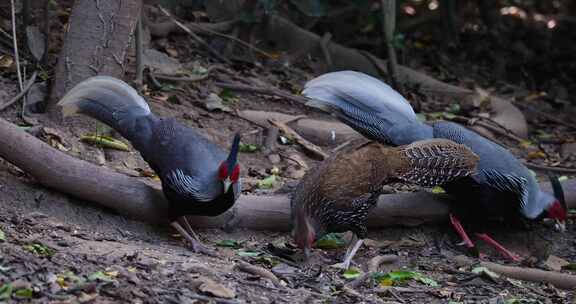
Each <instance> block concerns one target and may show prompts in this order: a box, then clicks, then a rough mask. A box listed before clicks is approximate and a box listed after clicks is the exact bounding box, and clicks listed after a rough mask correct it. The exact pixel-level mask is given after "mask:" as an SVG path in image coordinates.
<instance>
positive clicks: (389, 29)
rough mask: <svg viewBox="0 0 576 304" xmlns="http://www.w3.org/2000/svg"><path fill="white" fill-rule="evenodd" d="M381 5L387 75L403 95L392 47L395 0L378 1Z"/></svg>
mask: <svg viewBox="0 0 576 304" xmlns="http://www.w3.org/2000/svg"><path fill="white" fill-rule="evenodd" d="M380 5H381V7H382V17H383V21H382V34H383V35H384V40H385V41H386V49H387V50H388V72H389V73H388V74H389V75H388V76H389V78H390V82H391V84H392V87H393V88H394V89H395V90H397V91H398V92H399V93H400V94H401V95H404V90H403V88H402V85H401V83H400V81H399V79H398V62H397V59H396V50H395V49H394V43H393V42H394V31H395V27H396V0H382V1H381V2H380Z"/></svg>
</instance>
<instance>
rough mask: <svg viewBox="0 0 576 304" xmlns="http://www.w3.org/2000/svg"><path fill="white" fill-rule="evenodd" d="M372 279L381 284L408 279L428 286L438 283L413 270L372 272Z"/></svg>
mask: <svg viewBox="0 0 576 304" xmlns="http://www.w3.org/2000/svg"><path fill="white" fill-rule="evenodd" d="M374 280H376V282H378V283H379V284H380V285H383V286H392V285H395V284H398V283H403V282H405V281H408V280H414V281H418V282H420V283H423V284H426V285H428V286H432V287H438V283H437V282H436V281H435V280H433V279H431V278H428V277H425V276H424V275H422V274H421V273H418V272H415V271H392V272H388V273H386V274H385V273H382V272H379V273H376V274H374Z"/></svg>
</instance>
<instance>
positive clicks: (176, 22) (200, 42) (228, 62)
mask: <svg viewBox="0 0 576 304" xmlns="http://www.w3.org/2000/svg"><path fill="white" fill-rule="evenodd" d="M158 9H159V10H160V11H161V12H162V13H163V14H164V15H166V17H168V18H170V20H172V22H174V24H176V26H178V27H179V28H181V29H182V30H183V31H184V32H186V33H187V34H188V35H190V37H192V39H194V40H195V41H196V42H198V43H199V44H200V45H202V46H203V47H204V48H206V50H208V52H210V53H211V54H212V55H214V57H216V58H218V59H219V60H221V61H222V62H224V63H227V64H232V62H231V61H230V60H228V58H226V57H224V56H222V55H221V54H220V53H219V52H218V51H216V50H215V49H214V48H213V47H211V46H210V45H209V44H208V43H207V42H206V41H204V39H202V37H200V36H198V35H196V33H194V32H193V31H192V30H191V29H189V28H188V27H187V26H186V25H184V23H182V22H180V21H178V20H176V18H174V16H172V14H170V12H168V11H167V10H166V9H164V8H163V7H162V6H160V5H158Z"/></svg>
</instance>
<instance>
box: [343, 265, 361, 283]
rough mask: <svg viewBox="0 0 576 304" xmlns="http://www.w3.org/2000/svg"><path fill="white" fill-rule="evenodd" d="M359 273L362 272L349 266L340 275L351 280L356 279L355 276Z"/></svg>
mask: <svg viewBox="0 0 576 304" xmlns="http://www.w3.org/2000/svg"><path fill="white" fill-rule="evenodd" d="M361 274H362V272H361V271H360V269H358V268H353V267H350V268H348V269H347V270H346V271H344V273H342V276H343V277H344V278H345V279H346V280H353V279H356V278H357V277H359V276H360V275H361Z"/></svg>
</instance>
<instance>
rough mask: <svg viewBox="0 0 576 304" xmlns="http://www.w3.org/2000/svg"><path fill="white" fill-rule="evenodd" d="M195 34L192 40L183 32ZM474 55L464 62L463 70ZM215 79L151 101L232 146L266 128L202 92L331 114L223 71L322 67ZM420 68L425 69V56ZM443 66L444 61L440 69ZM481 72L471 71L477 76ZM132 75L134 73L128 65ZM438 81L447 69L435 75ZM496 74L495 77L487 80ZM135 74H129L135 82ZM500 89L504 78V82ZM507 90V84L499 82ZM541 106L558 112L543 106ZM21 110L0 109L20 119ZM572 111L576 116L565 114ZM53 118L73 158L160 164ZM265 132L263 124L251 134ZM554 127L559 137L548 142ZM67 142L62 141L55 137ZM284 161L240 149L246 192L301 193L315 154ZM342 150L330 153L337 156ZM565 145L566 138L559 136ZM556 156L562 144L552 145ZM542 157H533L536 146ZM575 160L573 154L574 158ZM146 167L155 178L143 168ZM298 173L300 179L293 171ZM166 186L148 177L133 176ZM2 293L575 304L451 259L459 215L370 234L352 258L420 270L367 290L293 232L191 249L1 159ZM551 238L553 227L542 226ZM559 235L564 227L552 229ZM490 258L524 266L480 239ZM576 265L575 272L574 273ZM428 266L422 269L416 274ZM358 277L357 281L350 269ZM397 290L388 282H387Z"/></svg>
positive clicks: (291, 76) (275, 77)
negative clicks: (296, 242) (214, 252)
mask: <svg viewBox="0 0 576 304" xmlns="http://www.w3.org/2000/svg"><path fill="white" fill-rule="evenodd" d="M184 41H188V40H184ZM153 46H154V47H155V48H157V49H159V50H161V51H166V52H167V53H169V54H171V56H172V57H174V58H176V59H178V60H179V61H180V62H187V63H194V64H195V67H196V68H197V67H200V66H201V67H203V68H206V69H209V68H210V67H213V66H215V64H213V63H209V62H208V61H206V60H205V59H202V58H201V57H199V56H198V54H196V53H195V52H194V51H193V50H194V48H193V47H191V46H186V45H182V42H180V41H178V40H172V39H162V40H160V41H155V42H154V43H153ZM466 64H467V63H464V62H461V63H458V64H454V67H453V68H454V69H458V68H459V69H460V70H465V67H466ZM219 66H220V68H219V69H214V70H212V72H211V75H212V76H211V77H209V78H207V79H206V80H203V81H199V82H194V83H188V84H185V85H179V84H178V83H172V84H168V83H165V85H164V86H163V89H162V90H148V91H147V92H148V96H147V100H148V101H149V103H150V105H151V107H152V110H153V111H154V112H155V113H157V114H158V115H159V116H163V117H167V116H173V117H176V118H178V119H179V120H180V121H182V122H184V123H185V124H187V125H189V126H191V127H195V128H198V129H200V131H201V132H202V133H203V134H205V135H206V136H207V137H209V138H210V139H212V140H214V141H215V142H217V143H218V144H220V145H222V146H224V147H226V146H228V145H229V143H228V140H229V138H231V136H232V134H233V133H234V132H238V131H239V132H243V133H245V134H251V135H246V136H244V142H245V143H251V144H254V145H255V146H259V145H260V144H261V138H262V130H261V129H260V128H259V127H258V126H256V125H254V124H252V123H250V122H248V121H246V120H244V119H241V118H239V117H238V116H236V115H235V114H234V112H233V111H232V112H223V111H209V110H207V108H206V105H205V103H203V102H202V101H203V100H206V99H207V97H208V95H209V94H210V93H216V94H218V95H219V96H220V97H221V98H222V99H223V105H224V106H227V107H230V108H232V109H235V110H248V109H252V110H260V111H275V112H282V113H287V114H296V115H301V114H304V115H309V116H312V117H322V118H323V119H330V118H329V117H328V116H325V115H322V114H319V113H316V112H310V110H309V109H307V108H305V107H304V106H302V105H300V104H297V103H294V102H290V101H287V100H285V99H282V98H278V97H270V96H262V95H257V94H252V93H235V92H229V91H223V90H221V89H219V88H218V87H216V86H215V85H214V80H215V79H217V80H222V79H224V80H233V81H236V82H240V83H252V84H258V85H266V86H273V87H276V88H279V89H281V90H285V91H287V92H290V93H297V92H299V90H300V89H301V88H302V86H303V84H304V83H305V81H306V80H308V79H310V78H312V77H313V76H315V75H314V74H313V73H311V72H310V71H308V70H307V69H301V68H299V67H296V66H293V67H290V68H285V67H277V68H268V67H253V66H250V65H246V64H240V65H238V66H234V67H232V66H222V65H219ZM419 68H425V66H424V67H423V66H422V65H421V66H419ZM431 70H434V68H432V69H431ZM470 73H472V72H470ZM129 74H130V73H129ZM435 76H438V75H435ZM476 76H477V75H468V77H469V78H471V79H474V81H478V82H486V79H484V78H481V77H480V78H475V77H476ZM131 77H132V75H131V74H130V75H129V76H128V77H127V78H126V79H132V78H131ZM14 78H15V77H13V74H9V73H4V74H1V75H0V97H1V98H0V99H3V100H4V99H7V98H9V97H10V96H13V95H14V94H15V91H16V89H15V88H16V86H17V82H16V81H15V80H14ZM504 86H505V85H502V86H500V87H504ZM496 89H498V88H496ZM425 102H426V103H424V104H422V107H421V108H422V109H421V110H422V111H423V112H426V113H439V112H444V111H446V107H447V106H449V105H446V104H443V103H442V102H439V101H429V102H428V101H425ZM540 105H542V107H541V109H540V110H542V111H549V110H550V108H549V106H548V105H547V104H545V103H540ZM18 113H19V111H18V109H17V107H12V108H10V109H8V110H6V111H3V112H2V113H0V116H1V117H3V118H5V119H8V120H10V121H12V122H14V123H20V120H19V118H18ZM564 115H570V113H564ZM527 117H528V118H529V119H528V121H529V125H530V127H531V135H532V136H536V135H542V134H548V135H550V136H551V137H553V138H562V137H571V136H573V133H568V132H567V131H566V129H565V128H564V127H559V126H555V125H553V124H550V123H549V122H542V121H541V120H538V119H535V118H534V117H533V116H527ZM74 121H75V120H73V121H72V122H70V123H69V124H67V125H66V126H51V127H50V128H47V129H45V132H47V133H49V134H51V135H50V138H52V143H53V144H54V142H56V144H55V146H57V147H60V148H61V149H63V150H66V151H68V153H71V154H74V155H76V156H78V157H81V158H82V159H85V160H88V161H92V162H95V163H98V164H101V165H104V166H108V167H110V168H112V169H115V170H118V171H121V172H126V173H127V174H132V175H139V173H138V172H142V170H149V169H148V167H147V165H146V164H145V163H144V162H143V161H142V159H141V158H140V157H139V155H138V154H137V153H136V152H120V151H112V150H104V149H102V148H100V147H93V146H89V145H86V144H84V143H81V142H80V141H79V138H80V136H81V135H83V134H86V133H88V132H96V131H99V130H100V128H97V127H95V126H94V125H91V124H81V126H80V127H78V126H75V125H74V124H73V122H74ZM251 131H254V132H251ZM550 136H549V137H550ZM54 140H55V141H54ZM277 147H278V151H277V152H276V153H274V154H273V156H270V155H265V154H264V153H263V152H262V151H255V152H253V153H242V154H241V157H240V160H241V163H242V165H243V168H244V170H243V173H242V174H243V178H244V180H245V185H246V187H245V188H246V191H245V192H246V193H251V194H259V193H268V194H269V193H273V192H275V191H278V190H280V191H286V189H288V190H289V189H290V188H291V186H293V185H294V184H295V183H296V182H297V180H298V178H297V177H298V176H297V174H294V173H291V174H288V172H294V170H293V168H291V166H293V162H291V161H290V160H288V159H286V158H285V157H284V156H286V155H294V154H297V155H300V157H301V158H302V159H304V160H305V162H307V163H308V167H313V165H314V164H315V163H316V161H314V160H312V159H310V158H308V157H307V156H306V154H305V153H303V152H302V150H301V149H300V148H299V147H298V146H296V145H280V144H279V145H278V146H277ZM513 147H514V149H513V151H514V152H515V153H518V156H520V157H527V156H528V155H527V154H526V153H527V152H526V151H524V150H523V149H522V148H521V147H519V146H517V144H516V145H515V146H513ZM330 148H333V147H328V148H326V151H329V149H330ZM546 149H547V150H549V151H551V150H554V151H558V150H559V146H557V145H547V147H546ZM552 154H554V155H555V154H557V153H552ZM532 156H534V155H532ZM565 160H566V159H565ZM273 167H277V168H279V169H280V172H281V174H280V176H281V177H280V179H279V181H278V182H277V183H276V184H275V185H274V187H273V188H272V189H259V187H258V186H257V183H258V181H259V180H262V179H263V178H265V177H266V176H269V174H270V170H271V169H272V168H273ZM144 175H145V174H144ZM295 177H296V178H295ZM135 178H139V179H143V180H148V181H149V182H157V181H156V180H154V179H153V178H150V177H146V176H139V177H135ZM0 193H1V195H0V249H1V250H0V282H1V283H3V285H0V302H2V301H10V300H12V301H16V302H18V301H21V302H32V303H118V302H126V303H128V302H129V303H205V302H216V303H316V302H321V303H360V302H369V303H510V304H512V303H574V301H575V299H576V298H575V294H574V292H572V291H570V292H567V291H562V290H560V289H557V288H555V287H553V286H550V285H545V284H537V283H528V282H522V281H517V280H512V279H507V278H504V277H493V276H490V275H487V274H485V273H484V274H482V273H480V274H475V273H472V272H471V268H470V267H466V266H461V265H458V264H457V263H456V262H455V261H454V259H453V257H454V256H457V255H461V254H465V253H464V252H463V251H462V249H461V247H459V246H458V245H457V243H458V239H457V238H456V236H455V234H454V233H453V231H452V230H451V229H450V228H449V227H448V223H447V222H446V223H444V224H442V225H438V226H421V227H412V228H406V227H394V228H389V229H385V230H380V231H370V234H369V239H370V240H369V241H367V242H366V246H364V247H362V248H361V250H360V251H359V253H358V255H357V256H356V258H355V260H354V267H355V268H358V269H360V270H361V271H366V267H367V264H368V262H369V260H370V259H371V258H373V257H375V256H377V255H380V254H395V255H397V256H398V257H399V258H398V260H397V261H396V262H394V263H392V264H386V265H382V267H381V268H380V271H381V272H382V273H383V274H385V273H389V272H392V273H397V271H404V274H406V273H409V275H408V276H410V277H411V278H408V279H406V280H400V279H398V280H396V279H393V280H380V281H379V284H378V283H376V284H375V283H374V282H367V283H366V284H363V285H362V286H359V287H356V288H355V291H356V292H357V293H354V292H351V291H349V290H347V289H346V288H345V287H344V286H345V284H346V283H348V282H350V281H351V279H350V277H355V276H357V273H354V272H349V273H346V274H344V273H343V272H342V271H341V270H338V269H336V268H333V267H331V266H330V265H332V264H335V263H336V262H338V261H339V260H340V259H341V257H342V255H343V254H344V252H345V248H344V247H342V246H340V247H339V248H337V249H333V250H320V249H318V250H316V251H315V255H314V259H313V261H314V263H311V264H307V265H301V264H299V263H298V262H297V261H292V260H290V259H289V258H287V257H286V256H278V255H277V254H278V250H276V251H275V250H273V249H274V248H287V249H286V250H290V249H291V248H292V247H291V245H290V243H291V237H290V234H289V233H288V232H267V231H249V230H241V229H240V230H236V231H232V232H227V231H223V230H218V229H209V230H208V229H204V230H202V229H199V230H198V232H199V234H200V235H201V238H202V239H203V240H204V242H206V243H207V244H208V245H209V246H213V247H216V248H217V249H218V253H219V255H220V257H219V258H213V257H207V256H204V255H199V254H195V253H192V252H191V251H190V250H189V249H188V248H187V245H186V243H185V242H184V241H183V240H182V239H181V238H180V237H178V235H176V233H175V231H172V230H170V229H169V228H168V227H164V226H153V225H150V224H146V223H142V222H139V221H135V220H131V219H127V218H125V217H123V216H121V215H118V214H115V213H114V212H112V211H110V210H104V209H102V208H99V207H97V206H94V205H91V204H89V203H87V202H82V201H79V200H76V199H73V198H70V197H68V196H66V195H65V194H61V193H57V192H54V191H51V190H48V189H45V188H43V187H42V186H40V185H38V184H36V183H35V182H34V180H33V178H32V177H30V176H28V175H26V173H24V172H22V171H20V170H19V169H18V168H16V167H14V166H12V165H10V164H9V163H7V162H5V161H3V160H2V159H0ZM542 233H543V234H546V233H547V230H544V231H543V232H542ZM549 234H552V232H549ZM575 235H576V229H575V228H574V226H573V225H569V226H568V231H567V232H566V233H565V234H563V235H559V234H554V235H553V236H551V237H552V238H553V239H554V242H553V246H552V247H551V251H550V253H551V255H552V256H554V257H556V258H557V259H556V260H558V259H560V260H564V261H567V262H576V246H575V245H576V243H575V239H576V238H575ZM494 236H495V237H496V238H497V239H500V240H502V241H503V243H504V244H506V245H508V246H510V247H511V248H512V249H513V250H515V251H516V252H518V253H520V254H522V255H524V256H527V255H531V254H532V253H531V248H529V246H526V245H525V244H526V242H524V239H525V237H526V233H525V232H518V233H516V232H514V233H512V232H507V231H497V232H496V233H495V234H494ZM479 245H480V248H481V249H482V250H483V251H484V252H485V253H487V258H486V259H487V260H492V261H496V262H499V263H503V264H512V263H510V262H508V261H506V260H503V259H501V258H500V257H499V256H498V255H497V254H496V253H495V252H493V251H491V250H490V249H489V248H486V247H485V246H483V244H482V243H480V244H479ZM238 261H245V262H247V263H250V264H253V265H259V266H261V267H263V268H266V269H270V270H271V271H272V272H273V273H274V274H276V276H277V277H279V278H280V279H281V281H282V282H281V283H280V284H274V282H272V281H271V280H269V279H266V278H262V277H261V276H258V275H255V274H249V273H246V272H242V271H240V270H239V269H238V267H235V264H236V262H238ZM557 264H558V263H557V262H555V261H553V260H548V262H547V263H543V264H538V265H537V266H538V267H543V268H545V269H549V268H552V269H554V268H557V267H558V265H557ZM562 271H565V272H569V271H568V270H562ZM415 273H418V274H419V275H415ZM347 277H348V278H347ZM389 284H392V285H394V286H393V287H391V288H390V287H389V288H386V286H385V285H389Z"/></svg>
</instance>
